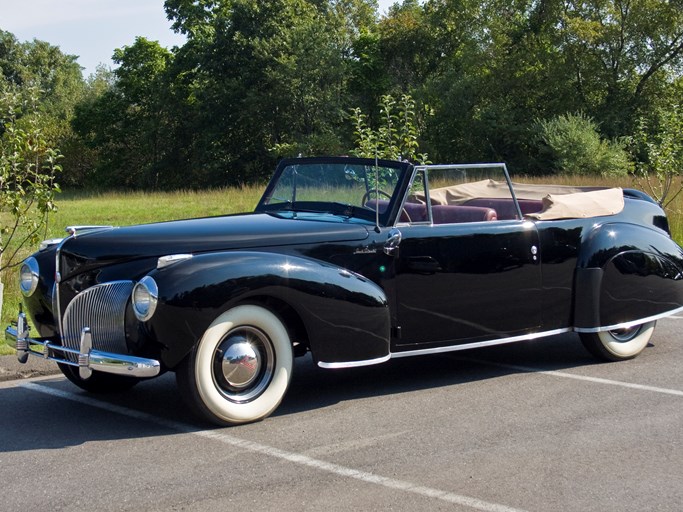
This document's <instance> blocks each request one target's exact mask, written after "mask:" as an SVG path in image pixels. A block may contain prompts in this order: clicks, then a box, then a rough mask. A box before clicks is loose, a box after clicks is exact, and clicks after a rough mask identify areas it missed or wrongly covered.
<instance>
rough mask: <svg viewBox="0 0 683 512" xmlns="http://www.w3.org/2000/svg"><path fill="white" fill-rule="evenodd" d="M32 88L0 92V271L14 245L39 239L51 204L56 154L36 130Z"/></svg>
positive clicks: (12, 256) (13, 258)
mask: <svg viewBox="0 0 683 512" xmlns="http://www.w3.org/2000/svg"><path fill="white" fill-rule="evenodd" d="M37 93H38V91H36V90H29V91H28V93H25V94H24V95H22V94H20V93H18V92H16V91H13V90H8V91H5V92H4V93H3V94H2V95H0V133H1V134H2V137H1V138H0V271H2V270H4V269H6V268H10V267H13V266H16V265H18V264H19V261H17V260H18V255H19V252H20V250H21V249H22V248H23V247H24V246H26V245H27V244H35V243H37V242H38V241H39V238H40V232H41V230H42V229H43V228H44V227H45V226H46V225H47V217H48V214H49V213H50V212H53V211H55V210H56V206H55V202H54V197H55V194H56V193H58V192H59V185H58V184H57V183H56V182H55V177H56V175H57V174H58V173H59V172H60V171H61V166H60V165H59V163H58V162H59V159H60V158H62V155H61V153H60V151H59V150H58V149H56V148H53V147H52V145H51V144H50V143H49V141H48V139H47V137H46V136H45V134H44V133H43V131H42V130H41V127H40V114H39V112H38V108H37V101H38V100H37V98H38V94H37Z"/></svg>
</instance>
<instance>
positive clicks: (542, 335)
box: [391, 328, 573, 359]
mask: <svg viewBox="0 0 683 512" xmlns="http://www.w3.org/2000/svg"><path fill="white" fill-rule="evenodd" d="M572 330H573V329H571V328H566V329H555V330H552V331H544V332H535V333H532V334H524V335H522V336H513V337H511V338H500V339H497V340H488V341H477V342H475V343H464V344H462V345H449V346H447V347H436V348H425V349H419V350H406V351H405V352H392V353H391V358H392V359H393V358H395V357H396V358H397V357H410V356H426V355H429V354H442V353H445V352H455V351H458V350H468V349H471V348H480V347H491V346H493V345H504V344H506V343H514V342H516V341H526V340H535V339H537V338H545V337H546V336H555V335H557V334H563V333H565V332H572Z"/></svg>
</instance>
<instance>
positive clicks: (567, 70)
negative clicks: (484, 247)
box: [0, 0, 683, 189]
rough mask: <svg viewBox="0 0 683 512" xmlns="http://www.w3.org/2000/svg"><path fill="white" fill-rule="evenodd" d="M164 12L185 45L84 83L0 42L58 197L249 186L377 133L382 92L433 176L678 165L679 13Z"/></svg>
mask: <svg viewBox="0 0 683 512" xmlns="http://www.w3.org/2000/svg"><path fill="white" fill-rule="evenodd" d="M165 9H166V13H167V15H168V17H169V19H170V20H171V21H172V22H173V27H174V29H175V30H177V31H179V32H181V33H182V34H184V35H185V36H186V38H187V39H186V42H185V44H183V45H182V46H181V47H178V48H173V49H165V48H162V47H161V46H160V45H159V44H158V43H156V42H154V41H148V40H146V39H144V38H137V39H136V40H135V41H132V42H131V44H130V45H129V46H126V47H124V48H120V49H117V50H115V51H114V60H115V62H116V64H117V65H118V67H116V69H115V70H114V71H107V70H104V69H103V70H100V71H99V72H98V73H97V74H95V75H94V76H91V77H90V78H89V79H88V80H83V79H82V78H80V75H79V73H78V67H77V65H76V63H75V60H74V58H73V57H70V56H65V55H62V54H61V53H60V52H59V50H58V49H56V48H54V47H51V46H50V45H49V44H47V43H42V42H39V41H34V42H32V43H18V42H17V41H16V40H15V39H14V38H13V36H12V35H11V34H8V33H6V32H0V80H2V81H3V82H5V83H8V82H9V83H15V84H17V85H19V86H24V85H26V84H29V83H31V84H33V85H35V86H37V87H38V88H39V89H41V90H42V91H44V94H43V97H42V98H43V103H42V108H43V109H44V112H45V114H46V117H45V119H46V120H49V123H48V126H46V129H45V133H46V134H47V135H48V136H50V137H53V138H54V141H55V143H56V145H57V146H58V147H60V148H61V149H62V151H63V153H64V155H65V159H64V161H63V166H64V174H63V181H64V182H65V183H66V184H68V185H70V186H74V185H78V186H85V187H98V188H106V187H125V188H155V189H171V188H178V187H195V188H199V187H205V186H223V185H233V184H240V183H246V182H254V181H258V180H261V179H263V178H264V177H265V176H267V175H269V174H270V172H271V170H272V168H273V165H274V164H275V162H276V161H277V159H278V158H279V157H282V156H290V155H298V154H303V155H314V154H349V153H351V152H353V151H354V140H355V137H357V133H358V130H359V125H358V120H359V119H360V118H358V114H360V113H362V115H363V116H364V117H363V118H362V123H363V126H364V128H363V129H365V130H369V131H367V133H372V132H373V131H374V132H376V133H379V130H381V129H382V126H386V120H387V116H386V108H385V106H383V100H382V98H386V97H387V95H390V96H391V97H392V98H396V99H397V100H396V101H398V102H400V100H399V98H403V97H404V96H405V95H408V97H410V98H414V99H415V101H416V104H415V105H414V106H413V108H414V111H415V113H416V115H417V117H416V123H417V124H416V125H415V126H416V127H418V128H419V130H418V131H415V132H411V133H412V135H410V136H411V137H413V136H414V139H412V142H411V144H413V143H414V142H415V143H418V144H419V148H420V151H422V152H425V153H428V154H429V157H430V159H431V160H432V161H434V162H464V161H505V162H507V163H508V164H509V167H510V168H511V169H512V171H513V172H515V171H517V172H523V173H525V174H547V173H549V172H578V173H600V174H609V173H617V174H619V173H624V172H629V171H631V170H632V169H634V168H636V169H638V170H641V171H642V170H645V169H647V170H648V172H650V173H654V174H653V176H655V177H656V176H657V173H658V171H657V169H659V168H662V166H665V167H666V166H670V165H679V162H678V160H676V159H672V158H668V159H667V158H664V156H662V155H663V151H664V150H662V149H661V146H662V145H667V144H674V145H675V144H679V143H680V141H676V140H674V139H671V138H669V139H667V136H668V135H667V133H666V131H667V130H670V129H671V128H670V127H671V126H672V124H671V122H669V120H668V119H667V117H666V116H667V113H668V112H671V110H672V109H674V108H677V107H674V106H675V105H681V104H683V78H682V77H683V0H589V1H581V2H579V1H576V0H512V1H510V0H505V1H503V0H476V1H475V0H426V1H424V2H418V1H417V0H403V2H402V3H397V4H395V5H394V6H393V7H392V8H391V9H390V10H389V12H388V13H387V14H386V15H383V16H379V15H378V13H377V3H376V1H375V0H166V2H165ZM425 105H429V110H430V113H431V114H432V115H430V116H424V115H422V113H423V112H424V108H425ZM354 108H358V109H360V110H357V111H355V112H356V113H355V114H353V115H352V114H350V113H351V112H354V110H353V109H354ZM383 109H384V110H383ZM354 132H355V134H354ZM628 141H632V142H633V143H628ZM626 149H629V150H631V152H630V153H629V154H627V153H626V152H625V150H626ZM671 151H673V150H671ZM671 151H669V153H671ZM401 152H402V153H403V151H401ZM634 159H635V161H634ZM663 171H664V172H665V173H666V172H668V173H673V174H674V176H675V175H677V173H679V172H680V171H679V170H678V169H671V168H670V167H667V168H666V169H663Z"/></svg>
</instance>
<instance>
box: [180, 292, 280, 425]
mask: <svg viewBox="0 0 683 512" xmlns="http://www.w3.org/2000/svg"><path fill="white" fill-rule="evenodd" d="M292 366H293V356H292V344H291V341H290V339H289V335H288V334H287V329H286V328H285V326H284V325H283V324H282V322H281V321H280V319H279V318H278V317H277V316H276V315H274V314H273V313H272V312H270V311H269V310H267V309H265V308H263V307H260V306H256V305H243V306H237V307H235V308H233V309H231V310H229V311H226V312H225V313H223V314H222V315H220V316H219V317H218V318H216V319H215V320H214V321H213V322H212V323H211V325H210V326H209V328H208V329H207V330H206V332H205V333H204V335H203V336H202V339H201V340H200V341H199V343H198V344H197V346H196V347H195V348H194V349H193V351H192V352H191V353H190V354H189V355H188V356H187V358H186V359H185V360H184V361H183V363H182V364H181V365H180V367H179V368H178V371H177V373H176V375H177V380H178V384H179V387H180V390H181V393H182V394H183V397H184V398H185V399H186V401H187V402H188V403H189V405H190V406H191V407H192V408H193V409H194V410H195V412H197V413H199V414H200V415H201V416H203V417H205V418H206V419H208V420H209V421H211V422H213V423H216V424H218V425H235V424H240V423H248V422H252V421H258V420H261V419H263V418H265V417H266V416H268V415H269V414H271V413H272V412H273V411H274V410H275V409H276V408H277V406H278V405H279V404H280V402H281V401H282V398H283V397H284V396H285V393H286V391H287V388H288V387H289V382H290V380H291V375H292Z"/></svg>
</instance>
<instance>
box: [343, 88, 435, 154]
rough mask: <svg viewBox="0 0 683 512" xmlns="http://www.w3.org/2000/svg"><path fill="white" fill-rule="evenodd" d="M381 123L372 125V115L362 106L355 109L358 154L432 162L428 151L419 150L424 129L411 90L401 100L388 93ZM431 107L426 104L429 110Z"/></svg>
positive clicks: (383, 103) (382, 106) (382, 104)
mask: <svg viewBox="0 0 683 512" xmlns="http://www.w3.org/2000/svg"><path fill="white" fill-rule="evenodd" d="M379 107H380V112H381V115H380V123H379V125H378V127H377V128H376V129H373V128H371V127H370V126H369V125H368V122H367V121H368V117H367V115H365V114H363V113H362V112H361V110H360V108H355V109H353V110H352V115H351V118H352V120H353V122H354V127H355V132H354V135H355V137H356V149H355V153H356V155H357V156H360V157H364V158H383V159H388V160H399V161H401V160H409V161H412V162H419V163H421V164H425V163H428V157H427V154H426V153H418V150H419V142H418V137H419V133H420V128H419V117H418V112H417V108H416V104H415V100H413V98H412V97H411V96H409V95H407V94H404V95H403V96H401V98H400V100H399V101H398V102H397V101H396V100H395V99H394V98H393V97H392V96H390V95H385V96H383V97H382V99H381V101H380V105H379ZM427 110H428V108H425V111H427Z"/></svg>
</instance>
